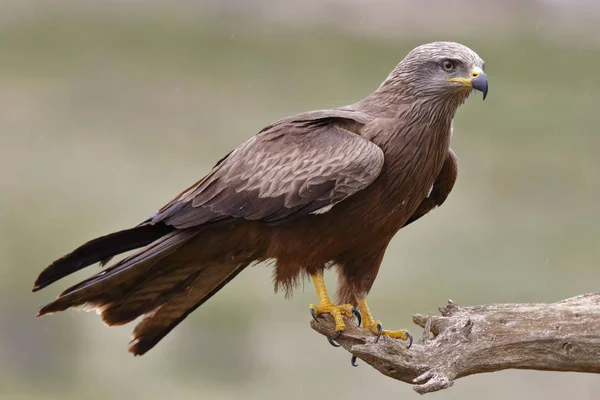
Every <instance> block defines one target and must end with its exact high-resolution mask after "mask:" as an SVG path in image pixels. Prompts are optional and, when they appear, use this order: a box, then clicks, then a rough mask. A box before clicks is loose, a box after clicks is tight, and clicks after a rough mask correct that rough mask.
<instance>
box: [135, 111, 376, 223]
mask: <svg viewBox="0 0 600 400" xmlns="http://www.w3.org/2000/svg"><path fill="white" fill-rule="evenodd" d="M340 112H341V111H331V115H330V114H328V112H322V111H321V112H314V113H312V115H311V113H307V114H301V115H300V116H298V117H295V118H290V119H286V120H282V121H280V122H278V123H276V124H274V125H272V126H269V127H267V128H265V129H264V130H263V131H261V132H260V133H259V134H257V135H256V136H254V137H253V138H251V139H250V140H248V141H247V142H246V143H244V144H243V145H241V146H240V147H238V148H237V149H235V150H234V151H232V152H231V153H230V154H229V155H228V156H227V157H226V158H225V159H223V160H221V161H220V162H219V163H218V164H217V165H216V166H215V168H214V169H213V170H212V171H211V172H210V173H209V174H208V175H207V176H206V177H204V178H203V179H202V180H201V181H200V182H198V183H197V184H196V185H194V186H192V187H191V188H189V189H188V190H187V191H185V192H183V193H182V194H181V195H179V196H178V197H177V198H176V199H174V200H173V201H172V202H170V203H169V204H167V205H166V206H165V207H163V208H162V209H161V210H159V211H158V212H157V213H156V214H155V215H154V216H152V217H151V218H150V219H149V220H147V221H145V222H151V223H157V222H164V223H166V224H168V225H172V226H174V227H176V228H181V229H183V228H190V227H197V226H200V225H204V224H208V223H215V222H223V221H233V220H240V219H245V220H258V221H262V222H265V223H270V224H277V223H281V222H283V221H286V220H289V219H290V218H294V217H298V216H301V215H306V214H309V213H320V212H326V211H327V210H329V208H331V207H332V206H334V205H335V204H337V203H339V202H340V201H343V200H344V199H345V198H347V197H348V196H351V195H352V194H354V193H356V192H358V191H359V190H362V189H364V188H366V187H367V186H369V185H370V184H371V183H372V182H373V181H374V180H375V179H376V178H377V176H378V175H379V173H380V172H381V169H382V167H383V162H384V155H383V151H382V150H381V149H380V148H379V147H378V146H377V145H375V144H374V143H372V142H370V141H368V140H366V139H364V138H363V137H361V136H359V135H358V134H356V133H354V132H352V131H350V130H348V129H346V127H350V126H354V127H355V126H357V125H360V123H361V122H360V120H357V119H356V118H354V119H348V118H344V117H340V116H339V115H338V114H339V113H340Z"/></svg>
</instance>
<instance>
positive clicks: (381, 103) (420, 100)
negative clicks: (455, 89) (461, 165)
mask: <svg viewBox="0 0 600 400" xmlns="http://www.w3.org/2000/svg"><path fill="white" fill-rule="evenodd" d="M386 82H387V81H386ZM386 82H384V83H383V84H382V85H381V86H380V87H379V88H378V89H377V90H376V91H374V92H373V93H372V94H371V95H369V96H368V97H366V98H364V99H363V100H361V101H360V102H359V103H358V104H357V105H358V106H359V108H360V109H362V110H364V111H366V112H367V113H369V114H370V115H372V116H374V117H376V118H392V119H399V120H402V121H403V122H405V123H406V124H409V125H413V124H416V125H426V126H430V127H432V128H440V129H442V130H444V129H445V128H449V127H450V125H451V124H452V120H453V119H454V115H455V114H456V111H457V110H458V108H459V107H460V106H461V105H462V104H463V103H464V102H465V100H466V99H467V97H468V93H465V94H464V96H457V95H456V93H453V94H452V95H450V94H449V95H448V96H446V97H444V96H439V95H438V96H431V95H428V94H427V93H419V92H415V91H414V90H413V89H412V88H411V87H409V86H406V85H402V84H401V82H393V83H387V84H386Z"/></svg>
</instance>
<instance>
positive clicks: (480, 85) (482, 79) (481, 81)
mask: <svg viewBox="0 0 600 400" xmlns="http://www.w3.org/2000/svg"><path fill="white" fill-rule="evenodd" d="M471 87H472V88H473V89H475V90H479V91H480V92H481V93H483V100H485V98H486V97H487V93H488V88H489V86H488V80H487V76H485V74H484V73H482V74H481V75H479V76H478V77H477V78H475V79H473V80H472V81H471Z"/></svg>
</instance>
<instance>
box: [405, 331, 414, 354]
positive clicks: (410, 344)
mask: <svg viewBox="0 0 600 400" xmlns="http://www.w3.org/2000/svg"><path fill="white" fill-rule="evenodd" d="M406 334H407V335H408V347H407V348H406V350H408V349H410V346H412V343H413V337H412V335H411V334H410V332H406Z"/></svg>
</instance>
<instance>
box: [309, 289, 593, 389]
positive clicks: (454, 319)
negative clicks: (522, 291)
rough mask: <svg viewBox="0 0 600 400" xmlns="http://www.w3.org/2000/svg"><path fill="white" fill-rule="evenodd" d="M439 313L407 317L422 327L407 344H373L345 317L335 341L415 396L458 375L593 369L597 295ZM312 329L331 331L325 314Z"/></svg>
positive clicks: (446, 309)
mask: <svg viewBox="0 0 600 400" xmlns="http://www.w3.org/2000/svg"><path fill="white" fill-rule="evenodd" d="M440 312H441V314H442V316H426V315H421V314H416V315H414V316H413V321H414V322H415V323H416V324H417V325H419V326H421V327H424V328H425V331H424V334H423V337H422V338H421V340H420V341H418V342H417V341H415V343H414V344H413V346H412V347H411V348H410V349H407V348H406V343H405V342H403V341H400V340H395V339H390V338H389V337H387V336H383V337H381V339H380V340H379V342H378V343H375V336H374V335H373V334H372V333H371V332H370V331H367V330H366V329H363V328H359V327H356V326H355V325H353V324H352V323H351V322H350V321H348V323H347V324H346V325H347V329H346V331H345V332H344V334H343V335H342V336H341V337H340V338H339V339H337V340H336V341H337V342H338V343H339V344H340V345H342V347H344V348H345V349H346V350H348V351H349V352H350V353H352V354H354V355H355V356H356V357H358V358H359V359H360V360H363V361H364V362H365V363H367V364H370V365H371V366H372V367H374V368H375V369H377V370H378V371H379V372H381V373H383V374H385V375H387V376H389V377H391V378H394V379H398V380H400V381H403V382H407V383H411V384H414V385H415V386H414V390H415V391H417V392H418V393H421V394H424V393H430V392H435V391H438V390H441V389H446V388H449V387H451V386H452V385H453V384H454V381H455V380H456V379H458V378H462V377H464V376H468V375H473V374H480V373H483V372H493V371H500V370H503V369H509V368H516V369H535V370H544V371H575V372H591V373H600V293H596V294H585V295H581V296H577V297H573V298H570V299H567V300H563V301H561V302H558V303H552V304H492V305H482V306H473V307H459V306H458V305H456V304H455V303H454V302H453V301H452V300H450V301H449V302H448V304H447V305H446V306H445V307H442V308H440ZM311 326H312V327H313V329H315V330H316V331H317V332H319V333H321V334H323V335H328V336H329V335H332V334H333V333H334V324H333V319H332V318H331V317H330V316H329V315H326V316H324V317H320V318H319V320H318V321H312V322H311Z"/></svg>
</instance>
